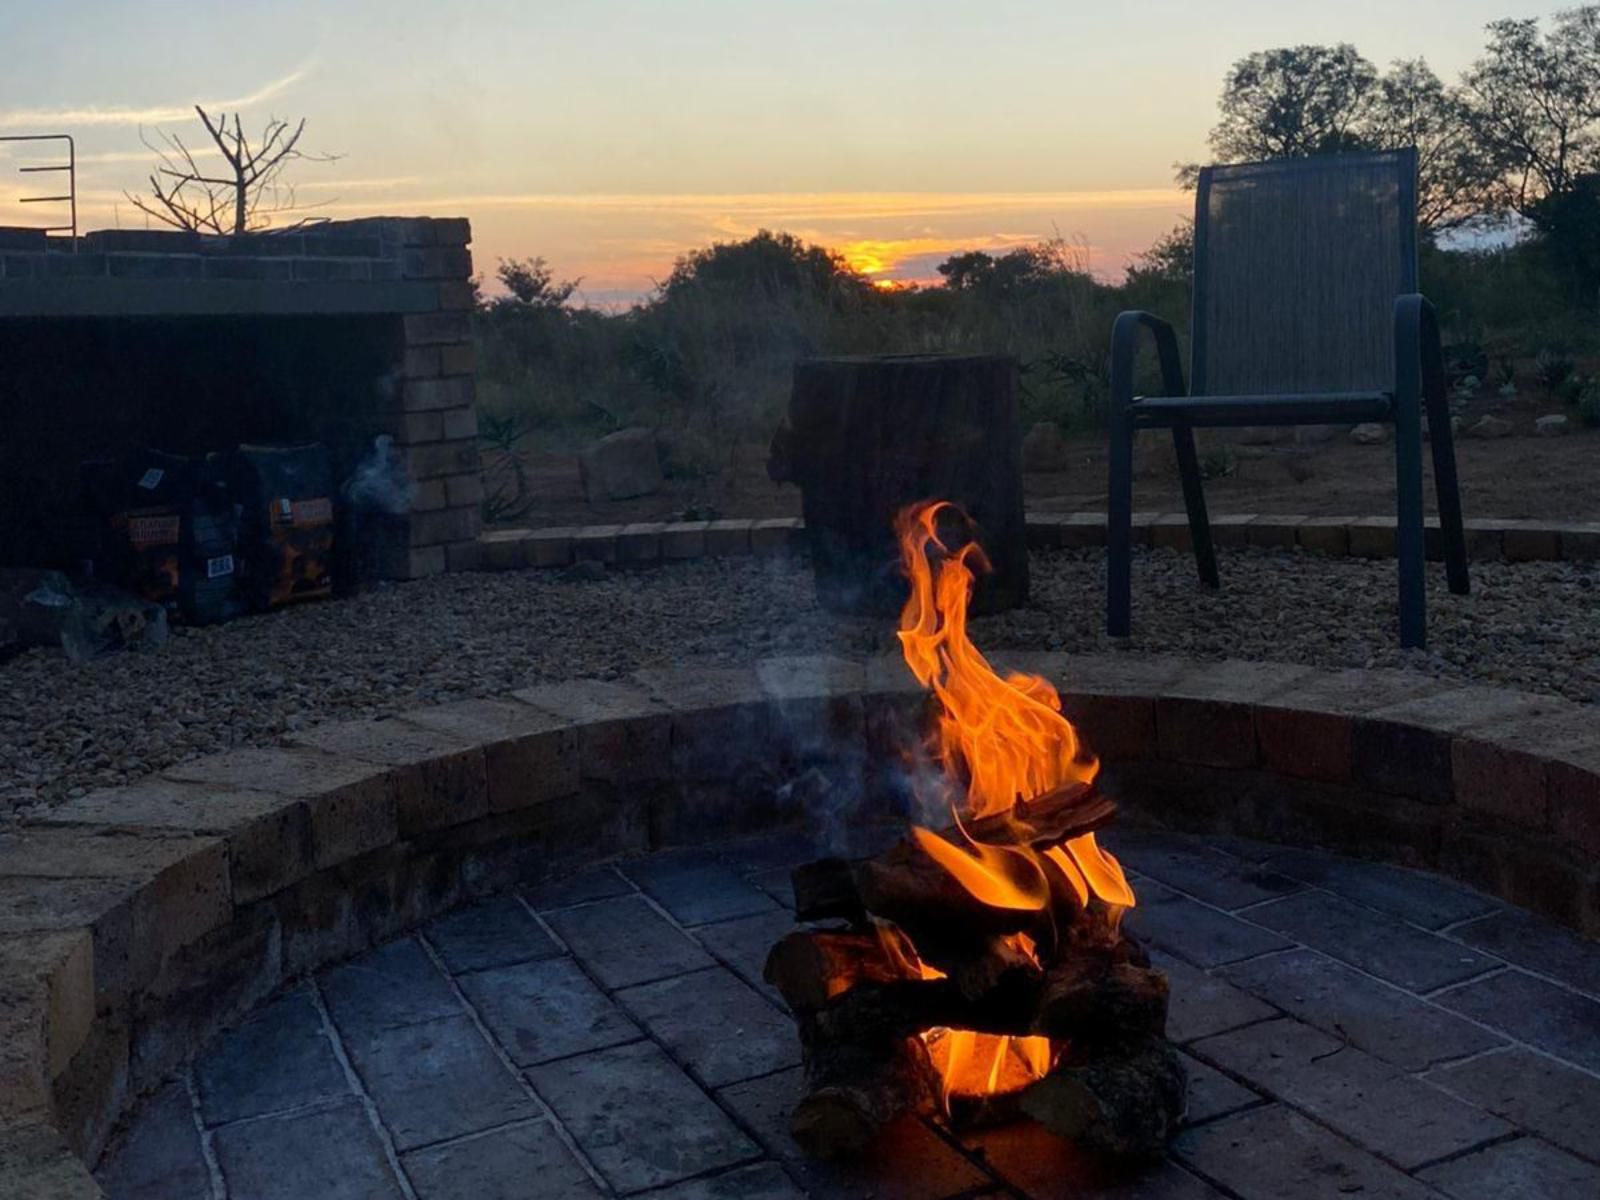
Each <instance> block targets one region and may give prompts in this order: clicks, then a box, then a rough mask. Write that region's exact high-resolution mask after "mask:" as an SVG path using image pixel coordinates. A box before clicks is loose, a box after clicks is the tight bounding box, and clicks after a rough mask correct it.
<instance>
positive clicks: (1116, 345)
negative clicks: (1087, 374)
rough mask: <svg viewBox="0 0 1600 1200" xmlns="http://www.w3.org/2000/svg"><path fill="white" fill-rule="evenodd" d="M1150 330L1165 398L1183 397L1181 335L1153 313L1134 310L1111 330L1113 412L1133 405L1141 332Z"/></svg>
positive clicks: (1120, 316) (1117, 321)
mask: <svg viewBox="0 0 1600 1200" xmlns="http://www.w3.org/2000/svg"><path fill="white" fill-rule="evenodd" d="M1141 328H1144V329H1148V330H1149V331H1150V333H1151V335H1152V336H1153V337H1154V338H1155V342H1156V357H1157V358H1158V359H1159V360H1160V363H1161V390H1162V393H1163V394H1164V395H1168V396H1182V395H1184V394H1185V391H1184V386H1183V364H1182V362H1180V361H1179V359H1178V335H1177V334H1176V333H1174V332H1173V330H1172V326H1171V324H1169V323H1168V322H1166V321H1163V320H1162V319H1161V318H1160V317H1158V316H1155V315H1154V314H1153V313H1147V312H1141V311H1139V310H1137V309H1130V310H1128V311H1127V312H1122V313H1118V314H1117V320H1116V324H1114V325H1113V326H1112V327H1111V406H1112V409H1113V411H1115V410H1116V409H1119V408H1126V407H1127V406H1128V405H1129V404H1132V403H1133V361H1134V355H1135V354H1136V353H1137V352H1138V349H1139V330H1140V329H1141Z"/></svg>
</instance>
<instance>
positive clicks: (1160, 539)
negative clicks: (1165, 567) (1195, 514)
mask: <svg viewBox="0 0 1600 1200" xmlns="http://www.w3.org/2000/svg"><path fill="white" fill-rule="evenodd" d="M1150 544H1151V545H1152V546H1154V547H1155V548H1156V549H1157V550H1177V551H1180V552H1181V553H1184V554H1188V553H1189V552H1190V551H1192V550H1193V549H1194V539H1193V538H1192V537H1190V535H1189V518H1188V516H1187V515H1186V514H1184V513H1164V514H1162V515H1161V516H1159V517H1157V518H1156V519H1155V521H1153V522H1152V523H1151V525H1150Z"/></svg>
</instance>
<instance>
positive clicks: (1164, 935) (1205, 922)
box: [1123, 880, 1294, 967]
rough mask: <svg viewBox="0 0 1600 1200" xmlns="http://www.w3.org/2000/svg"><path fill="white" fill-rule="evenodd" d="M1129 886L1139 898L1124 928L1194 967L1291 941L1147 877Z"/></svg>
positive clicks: (1283, 946)
mask: <svg viewBox="0 0 1600 1200" xmlns="http://www.w3.org/2000/svg"><path fill="white" fill-rule="evenodd" d="M1133 890H1134V892H1135V894H1136V895H1137V896H1138V899H1139V903H1138V906H1137V907H1135V908H1133V909H1131V910H1130V911H1129V912H1128V914H1127V916H1126V917H1124V918H1123V919H1124V920H1125V921H1127V923H1128V928H1130V929H1131V930H1133V932H1134V933H1136V934H1138V935H1139V936H1140V937H1143V938H1148V939H1149V940H1150V941H1152V942H1154V943H1155V944H1156V945H1158V946H1161V947H1163V948H1165V949H1166V950H1168V951H1170V952H1171V953H1173V954H1175V955H1177V956H1178V957H1179V958H1183V959H1187V960H1188V961H1189V962H1192V963H1193V964H1194V965H1195V966H1197V967H1218V966H1221V965H1222V964H1224V963H1231V962H1237V961H1238V960H1240V959H1242V958H1254V957H1255V956H1256V955H1258V954H1267V953H1269V952H1271V951H1273V950H1287V949H1289V948H1290V947H1292V946H1293V945H1294V943H1293V942H1291V941H1288V940H1287V939H1285V938H1281V937H1279V936H1278V935H1277V934H1275V933H1272V932H1270V931H1268V930H1266V929H1263V928H1261V927H1260V926H1259V925H1251V924H1249V923H1247V922H1245V921H1241V920H1239V919H1237V918H1236V917H1230V916H1229V915H1228V914H1227V913H1224V912H1218V911H1217V910H1216V909H1214V908H1210V907H1207V906H1206V905H1204V904H1201V903H1199V902H1198V901H1196V900H1191V899H1189V898H1188V897H1187V896H1180V895H1179V894H1178V893H1177V892H1174V891H1171V890H1169V889H1167V888H1164V887H1162V886H1160V885H1159V884H1155V883H1151V882H1150V881H1149V880H1138V881H1136V882H1135V883H1134V889H1133Z"/></svg>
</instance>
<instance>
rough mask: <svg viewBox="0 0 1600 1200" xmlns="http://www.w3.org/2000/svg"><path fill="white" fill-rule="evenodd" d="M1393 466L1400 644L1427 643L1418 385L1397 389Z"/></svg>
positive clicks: (1418, 645)
mask: <svg viewBox="0 0 1600 1200" xmlns="http://www.w3.org/2000/svg"><path fill="white" fill-rule="evenodd" d="M1396 393H1397V394H1396V396H1395V423H1394V467H1395V495H1396V498H1397V501H1398V503H1397V505H1396V509H1397V511H1396V526H1395V557H1396V559H1397V560H1398V565H1399V573H1400V645H1401V647H1402V648H1404V649H1418V650H1420V649H1422V647H1423V646H1425V645H1426V644H1427V593H1426V592H1425V590H1424V585H1425V579H1424V575H1423V519H1422V411H1421V408H1422V405H1421V398H1420V397H1419V396H1418V395H1417V389H1416V388H1415V387H1406V386H1404V385H1402V386H1400V387H1398V388H1397V389H1396Z"/></svg>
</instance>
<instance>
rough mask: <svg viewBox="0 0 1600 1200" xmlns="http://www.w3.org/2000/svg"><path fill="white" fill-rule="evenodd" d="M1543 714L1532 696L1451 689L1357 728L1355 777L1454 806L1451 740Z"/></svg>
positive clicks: (1390, 709)
mask: <svg viewBox="0 0 1600 1200" xmlns="http://www.w3.org/2000/svg"><path fill="white" fill-rule="evenodd" d="M1530 710H1532V711H1531V712H1530ZM1537 712H1538V705H1537V704H1536V703H1535V702H1534V701H1533V700H1532V698H1531V697H1528V696H1526V695H1524V694H1522V693H1519V692H1511V691H1506V690H1503V689H1496V688H1482V687H1458V688H1448V689H1445V690H1443V691H1437V692H1433V693H1431V694H1426V695H1423V696H1420V697H1418V698H1416V699H1412V700H1403V701H1400V702H1399V703H1396V704H1390V705H1385V706H1383V707H1380V708H1376V709H1373V710H1371V711H1370V712H1368V713H1367V714H1366V715H1364V716H1362V717H1359V718H1357V719H1356V721H1355V723H1354V725H1353V726H1352V729H1351V756H1352V757H1351V761H1352V773H1353V774H1354V777H1355V779H1356V781H1357V782H1358V783H1363V784H1366V785H1368V786H1370V787H1375V788H1377V789H1378V790H1380V791H1385V792H1398V793H1400V794H1402V795H1414V796H1419V797H1421V798H1422V799H1424V800H1428V801H1431V802H1435V803H1445V804H1448V803H1451V802H1453V800H1454V799H1455V787H1454V783H1453V777H1452V774H1451V770H1452V768H1451V762H1452V751H1451V747H1450V737H1451V735H1452V734H1455V733H1457V732H1460V731H1462V730H1465V729H1467V728H1468V727H1470V726H1473V725H1479V724H1486V723H1487V722H1490V721H1493V720H1497V719H1501V718H1506V719H1509V718H1511V717H1516V716H1525V715H1537Z"/></svg>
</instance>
